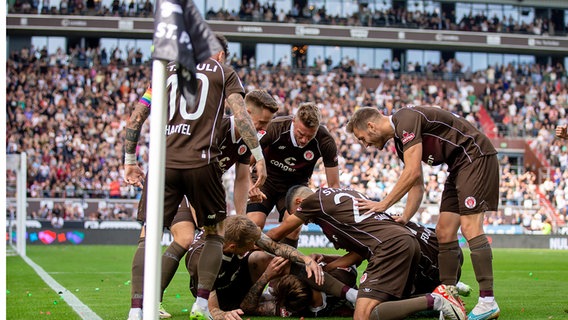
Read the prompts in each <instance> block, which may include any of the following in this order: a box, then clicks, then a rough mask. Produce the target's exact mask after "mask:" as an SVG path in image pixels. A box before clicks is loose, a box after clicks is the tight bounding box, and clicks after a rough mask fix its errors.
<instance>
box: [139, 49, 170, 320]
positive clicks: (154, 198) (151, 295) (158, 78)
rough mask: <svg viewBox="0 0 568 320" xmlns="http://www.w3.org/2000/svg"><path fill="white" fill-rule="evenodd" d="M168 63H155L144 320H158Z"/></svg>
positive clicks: (153, 63) (161, 61)
mask: <svg viewBox="0 0 568 320" xmlns="http://www.w3.org/2000/svg"><path fill="white" fill-rule="evenodd" d="M166 102H167V100H166V61H163V60H158V59H154V60H153V62H152V109H151V111H150V152H149V159H148V168H149V169H148V177H147V179H148V180H149V181H150V182H151V183H150V184H146V187H147V188H148V189H147V190H146V194H147V200H146V201H147V202H146V244H145V246H146V248H145V251H144V254H145V258H144V305H143V306H144V308H143V314H144V319H152V320H153V319H158V318H159V314H158V304H159V303H160V291H161V279H162V248H161V237H162V227H163V216H164V184H165V162H166V136H165V134H164V132H165V131H164V130H165V127H166V119H167V108H166Z"/></svg>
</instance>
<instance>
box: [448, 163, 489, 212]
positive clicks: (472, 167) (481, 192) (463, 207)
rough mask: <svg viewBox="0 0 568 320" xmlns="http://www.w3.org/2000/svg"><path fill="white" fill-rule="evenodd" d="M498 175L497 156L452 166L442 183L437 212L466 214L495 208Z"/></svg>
mask: <svg viewBox="0 0 568 320" xmlns="http://www.w3.org/2000/svg"><path fill="white" fill-rule="evenodd" d="M499 178H500V169H499V160H498V159H497V155H490V156H486V157H481V158H477V159H475V160H473V162H472V163H468V164H467V165H463V166H460V167H459V168H455V169H453V170H452V171H451V172H450V175H449V176H448V178H447V179H446V184H445V185H444V192H443V194H442V202H441V205H440V212H455V213H458V214H460V215H469V214H475V213H481V212H485V211H497V207H498V206H499Z"/></svg>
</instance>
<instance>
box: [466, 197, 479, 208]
mask: <svg viewBox="0 0 568 320" xmlns="http://www.w3.org/2000/svg"><path fill="white" fill-rule="evenodd" d="M464 204H465V207H466V208H468V209H473V208H475V206H476V205H477V200H475V198H474V197H472V196H469V197H467V198H465V201H464Z"/></svg>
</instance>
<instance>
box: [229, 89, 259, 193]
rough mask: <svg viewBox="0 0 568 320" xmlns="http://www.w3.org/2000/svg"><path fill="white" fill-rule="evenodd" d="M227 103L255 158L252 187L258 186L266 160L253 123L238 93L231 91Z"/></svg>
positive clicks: (240, 132)
mask: <svg viewBox="0 0 568 320" xmlns="http://www.w3.org/2000/svg"><path fill="white" fill-rule="evenodd" d="M227 104H228V105H229V108H231V111H233V114H234V116H235V125H236V126H237V130H238V131H239V134H240V135H241V137H242V138H243V141H244V142H245V143H246V144H247V146H248V147H249V148H250V150H251V152H252V154H253V156H254V158H255V159H256V172H257V176H258V179H257V180H256V183H255V184H254V185H253V186H252V188H260V187H261V186H262V185H263V184H264V181H265V180H266V161H265V160H264V157H262V150H261V149H260V143H259V142H258V137H257V135H256V129H255V128H254V123H253V122H252V119H251V117H250V114H249V113H248V112H247V109H246V106H245V99H243V96H242V95H241V94H240V93H233V94H231V95H230V96H229V97H228V98H227ZM259 157H260V159H259Z"/></svg>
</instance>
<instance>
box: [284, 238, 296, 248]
mask: <svg viewBox="0 0 568 320" xmlns="http://www.w3.org/2000/svg"><path fill="white" fill-rule="evenodd" d="M280 243H283V244H287V245H289V246H291V247H294V248H298V239H296V240H293V239H288V238H284V239H282V240H280Z"/></svg>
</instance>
